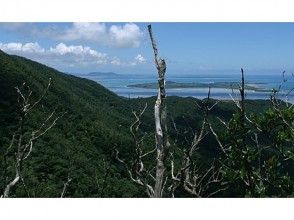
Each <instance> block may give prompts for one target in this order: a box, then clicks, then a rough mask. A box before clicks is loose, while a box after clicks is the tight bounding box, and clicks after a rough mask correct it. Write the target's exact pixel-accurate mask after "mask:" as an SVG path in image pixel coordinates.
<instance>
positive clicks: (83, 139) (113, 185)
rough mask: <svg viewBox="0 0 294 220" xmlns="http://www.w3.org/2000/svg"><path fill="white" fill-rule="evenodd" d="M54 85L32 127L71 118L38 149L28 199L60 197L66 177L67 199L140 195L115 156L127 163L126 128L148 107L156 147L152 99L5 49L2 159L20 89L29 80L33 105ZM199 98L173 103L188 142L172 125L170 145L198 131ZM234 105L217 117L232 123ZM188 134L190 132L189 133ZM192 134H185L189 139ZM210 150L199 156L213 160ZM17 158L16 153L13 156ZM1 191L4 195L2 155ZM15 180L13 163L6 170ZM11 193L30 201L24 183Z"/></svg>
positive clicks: (260, 104)
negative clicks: (55, 117)
mask: <svg viewBox="0 0 294 220" xmlns="http://www.w3.org/2000/svg"><path fill="white" fill-rule="evenodd" d="M49 78H51V79H52V85H51V87H50V88H49V91H48V93H47V94H46V96H45V98H44V100H43V101H42V103H41V105H40V106H39V107H38V108H37V109H36V110H35V111H34V112H33V113H32V115H31V116H30V120H29V121H27V122H26V123H27V127H28V128H30V127H36V126H38V125H39V124H40V123H42V121H43V120H44V118H45V117H46V115H48V113H49V112H51V111H52V110H53V109H55V108H56V109H57V112H60V113H63V112H66V114H65V115H64V116H63V117H62V118H61V119H60V120H59V121H58V123H57V125H56V126H55V127H53V128H52V129H51V130H50V131H49V132H48V133H47V134H46V135H45V136H43V137H42V138H41V139H39V140H38V141H37V142H36V143H35V145H34V150H33V153H32V155H31V157H30V159H29V160H28V161H27V162H26V164H25V167H24V179H25V182H26V185H27V186H29V187H28V191H29V194H30V196H33V197H59V196H60V193H61V191H62V188H63V184H64V182H65V181H66V180H67V177H68V176H69V177H71V178H72V179H73V180H72V182H71V184H70V185H69V187H68V191H67V194H66V196H69V197H101V196H102V197H138V196H139V197H142V196H146V195H145V194H144V191H143V190H142V189H141V188H138V187H137V186H136V185H134V184H133V183H131V182H130V181H129V179H128V178H127V175H126V173H125V172H124V170H123V168H122V167H121V166H120V165H118V164H117V163H116V162H115V161H114V159H113V156H112V153H113V150H112V149H113V147H114V146H117V148H119V149H120V151H121V153H122V155H123V156H124V157H125V158H128V157H130V154H131V152H132V150H133V149H134V148H133V141H132V139H131V135H130V134H129V126H130V125H131V123H132V121H133V117H132V110H139V109H141V108H142V106H144V105H145V103H148V108H147V110H146V114H145V115H144V116H143V124H142V129H143V130H144V131H145V132H147V134H148V135H147V139H146V145H148V146H151V147H152V146H154V138H153V137H154V133H153V130H154V122H153V105H154V101H155V97H151V98H145V99H143V98H140V99H131V100H129V99H125V98H122V97H119V96H117V95H116V94H114V93H112V92H110V91H109V90H107V89H106V88H104V87H103V86H101V85H99V84H98V83H96V82H93V81H90V80H87V79H82V78H78V77H75V76H71V75H67V74H64V73H61V72H59V71H57V70H55V69H52V68H50V67H47V66H45V65H42V64H39V63H37V62H34V61H31V60H28V59H25V58H22V57H18V56H10V55H7V54H5V53H3V52H2V51H0V88H1V89H0V153H1V155H3V154H4V152H5V150H6V148H7V146H8V145H9V141H10V139H11V137H12V134H13V132H14V130H15V129H16V123H17V117H18V112H17V108H18V107H17V93H16V90H15V87H16V86H21V85H22V84H23V82H26V83H27V85H29V86H30V87H31V89H32V91H33V94H32V96H33V98H34V99H35V100H36V99H37V98H38V97H39V96H40V94H41V93H42V91H43V89H44V88H45V87H46V85H47V82H48V79H49ZM196 101H197V100H196V99H194V98H179V97H169V98H168V109H169V119H173V120H174V122H175V123H177V125H178V127H179V130H180V131H183V134H184V133H185V132H186V133H185V135H186V137H185V138H184V137H181V136H180V137H178V136H177V134H176V132H175V131H174V130H173V129H172V125H170V135H171V139H172V140H173V139H175V138H180V139H183V141H182V142H181V144H182V145H185V144H188V143H189V141H191V138H192V136H191V134H192V131H193V129H196V128H197V127H198V126H199V125H200V122H201V116H200V114H199V112H198V111H197V109H196V105H195V102H196ZM247 106H248V108H250V109H251V110H252V111H257V112H260V111H262V110H263V109H265V108H266V107H267V106H268V103H267V102H266V101H248V103H247ZM234 111H235V107H234V106H233V105H232V104H231V103H220V104H219V105H217V107H216V108H215V109H214V111H213V117H214V116H221V117H222V118H224V119H227V118H229V117H230V116H231V115H232V114H233V112H234ZM187 128H189V129H187ZM187 130H189V131H188V133H187ZM209 146H213V144H208V146H207V147H205V148H203V150H202V151H201V153H202V154H203V155H204V156H205V155H206V156H209V155H210V154H214V153H215V152H214V151H215V149H214V148H213V147H209ZM12 156H13V155H12ZM0 160H1V161H0V163H1V165H0V166H1V170H0V172H1V174H0V176H1V178H0V189H1V190H2V189H3V186H4V185H5V180H4V178H3V157H1V159H0ZM9 169H10V172H11V173H10V174H11V175H13V170H14V169H13V163H11V166H10V167H9ZM12 195H14V196H17V197H26V196H28V195H27V192H26V191H25V188H24V187H23V185H22V184H19V185H18V186H17V187H16V188H15V190H14V191H13V192H12Z"/></svg>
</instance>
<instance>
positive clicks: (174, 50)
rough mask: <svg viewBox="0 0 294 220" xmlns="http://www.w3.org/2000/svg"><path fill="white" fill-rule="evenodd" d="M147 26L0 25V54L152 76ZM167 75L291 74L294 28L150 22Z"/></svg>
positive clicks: (65, 68) (65, 67)
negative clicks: (242, 72) (283, 72)
mask: <svg viewBox="0 0 294 220" xmlns="http://www.w3.org/2000/svg"><path fill="white" fill-rule="evenodd" d="M147 25H148V24H147V23H0V49H1V50H3V51H4V52H7V53H9V54H16V55H20V56H24V57H27V58H29V59H32V60H35V61H37V62H40V63H43V64H46V65H48V66H51V67H53V68H56V69H58V70H60V71H62V72H67V73H81V74H83V73H88V72H116V73H120V74H138V75H139V74H142V75H145V74H153V73H154V72H155V71H156V69H155V66H154V58H153V51H152V47H151V43H150V39H149V35H148V32H147ZM152 28H153V33H154V36H155V39H156V42H157V44H158V49H159V53H160V56H161V57H162V58H164V59H165V60H166V63H167V73H170V74H172V75H173V74H175V75H180V74H191V75H194V74H200V73H207V74H209V73H213V74H223V73H230V74H231V73H232V74H233V73H239V69H240V68H241V67H242V68H244V69H245V70H246V71H248V72H249V73H254V74H258V73H260V74H266V73H279V74H280V73H281V72H282V71H283V70H286V71H290V72H291V71H293V70H294V62H293V53H294V23H152Z"/></svg>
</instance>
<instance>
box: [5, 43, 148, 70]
mask: <svg viewBox="0 0 294 220" xmlns="http://www.w3.org/2000/svg"><path fill="white" fill-rule="evenodd" d="M0 50H3V51H4V52H6V53H9V54H16V55H20V56H24V57H27V58H29V59H32V60H36V61H38V62H41V63H44V64H46V65H51V66H53V67H55V66H59V65H69V66H80V67H81V66H99V65H103V64H105V65H106V64H109V65H115V66H133V65H139V64H143V63H145V62H146V59H145V58H144V57H143V56H142V55H141V54H138V55H137V56H135V57H134V59H133V60H129V61H121V60H120V59H119V58H117V57H111V56H109V55H108V54H106V53H101V52H99V51H96V50H94V49H91V48H90V47H88V46H82V45H66V44H65V43H59V44H57V45H56V46H55V47H50V48H49V49H45V48H43V47H41V46H40V45H39V44H38V43H37V42H30V43H24V44H22V43H15V42H11V43H0Z"/></svg>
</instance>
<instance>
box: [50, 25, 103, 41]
mask: <svg viewBox="0 0 294 220" xmlns="http://www.w3.org/2000/svg"><path fill="white" fill-rule="evenodd" d="M52 37H53V38H55V39H58V40H63V41H76V40H86V41H105V40H106V37H107V29H106V25H105V24H103V23H79V22H77V23H73V24H72V26H71V27H69V28H66V29H65V30H62V31H60V33H55V37H54V36H52Z"/></svg>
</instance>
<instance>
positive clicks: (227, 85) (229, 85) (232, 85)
mask: <svg viewBox="0 0 294 220" xmlns="http://www.w3.org/2000/svg"><path fill="white" fill-rule="evenodd" d="M239 84H240V83H238V82H213V83H196V82H191V83H179V82H174V81H167V82H166V88H167V89H181V88H208V87H211V88H220V89H238V88H239ZM259 84H262V83H254V84H247V85H245V89H247V90H253V91H258V92H270V91H271V90H269V89H266V88H261V87H259V86H258V85H259ZM127 87H130V88H143V89H156V88H157V87H158V84H157V83H155V82H154V83H140V84H130V85H128V86H127Z"/></svg>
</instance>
